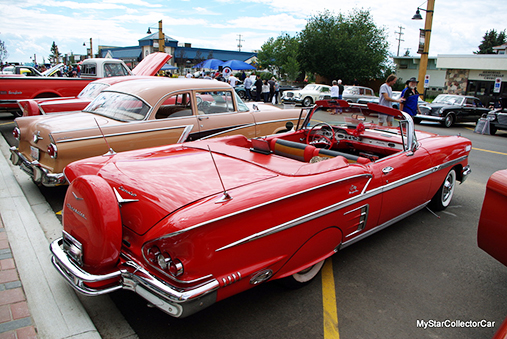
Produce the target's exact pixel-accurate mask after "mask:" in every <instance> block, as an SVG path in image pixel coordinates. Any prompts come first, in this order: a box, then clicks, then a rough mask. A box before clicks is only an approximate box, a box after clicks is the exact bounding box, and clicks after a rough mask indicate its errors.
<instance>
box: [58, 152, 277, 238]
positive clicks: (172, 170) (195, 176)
mask: <svg viewBox="0 0 507 339" xmlns="http://www.w3.org/2000/svg"><path fill="white" fill-rule="evenodd" d="M151 150H153V151H152V152H147V150H143V151H140V152H139V153H138V152H135V151H134V152H128V153H127V154H126V155H124V154H122V153H119V154H117V155H116V156H114V157H113V158H112V159H111V160H110V161H109V162H107V163H106V164H105V165H103V163H102V165H103V166H102V167H101V168H100V171H99V172H98V174H99V175H100V176H102V177H103V178H104V179H106V180H107V181H108V182H109V183H110V184H111V186H112V187H113V188H114V189H115V190H116V191H117V192H118V194H119V195H120V196H121V197H122V198H123V199H135V200H138V201H136V202H130V203H126V204H123V205H122V208H121V212H122V216H123V217H122V219H123V223H124V225H125V226H126V227H128V228H130V229H131V230H133V231H134V232H136V233H137V234H144V233H146V232H147V231H148V230H149V229H150V228H151V227H153V226H154V225H155V224H156V223H157V222H159V221H160V220H162V219H163V218H164V217H165V216H167V215H168V214H170V213H172V212H174V211H175V210H177V209H179V208H181V207H183V206H185V205H188V204H191V203H193V202H195V201H198V200H201V199H206V198H209V197H211V199H215V200H217V199H219V198H220V197H221V192H223V188H222V185H221V183H220V179H219V177H218V174H217V170H216V169H215V166H214V165H213V160H212V158H211V155H210V153H209V152H207V151H202V150H197V149H190V148H186V147H184V146H180V145H175V147H167V146H164V148H163V149H160V148H153V149H151ZM213 157H214V159H215V162H216V164H217V167H218V169H219V171H220V175H221V178H222V180H223V182H224V185H225V188H226V190H227V191H228V192H230V191H231V190H233V189H234V188H236V187H239V186H244V185H248V184H250V183H253V182H257V181H260V180H265V179H268V178H272V177H276V176H277V175H276V174H275V173H273V172H271V171H269V170H266V169H263V168H260V167H258V166H256V165H253V164H250V163H248V162H244V161H241V160H238V159H234V158H231V157H228V156H225V155H220V154H217V153H214V154H213ZM98 158H99V157H96V158H91V159H89V160H86V159H85V160H81V161H78V162H75V163H72V164H70V165H69V166H67V168H66V169H65V173H66V175H68V177H69V178H70V177H71V178H73V177H75V176H76V175H82V174H83V173H78V172H82V171H89V170H91V169H93V168H94V167H95V168H96V165H98V164H96V163H95V164H94V163H93V162H94V161H96V160H98ZM87 161H88V163H87ZM99 161H100V160H99ZM77 164H79V165H78V168H75V166H76V165H77ZM99 166H101V165H99ZM218 207H219V206H218V205H217V208H218Z"/></svg>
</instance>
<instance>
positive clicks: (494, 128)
mask: <svg viewBox="0 0 507 339" xmlns="http://www.w3.org/2000/svg"><path fill="white" fill-rule="evenodd" d="M496 131H497V128H496V126H495V125H491V124H490V125H489V134H491V135H494V134H495V133H496Z"/></svg>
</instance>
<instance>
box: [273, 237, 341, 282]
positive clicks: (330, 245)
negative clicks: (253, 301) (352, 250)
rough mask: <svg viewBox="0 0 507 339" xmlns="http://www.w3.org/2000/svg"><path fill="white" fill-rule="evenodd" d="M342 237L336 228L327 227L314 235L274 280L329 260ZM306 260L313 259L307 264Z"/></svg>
mask: <svg viewBox="0 0 507 339" xmlns="http://www.w3.org/2000/svg"><path fill="white" fill-rule="evenodd" d="M342 237H343V233H342V231H341V230H340V229H339V228H338V227H329V228H326V229H324V230H322V231H320V232H319V233H317V234H315V235H314V236H313V237H311V238H310V239H308V241H307V242H305V243H304V244H303V246H301V247H300V248H299V249H298V250H297V252H296V253H294V255H293V256H292V257H291V258H290V259H289V260H288V261H287V263H285V265H284V266H283V267H282V268H281V269H280V271H279V272H278V273H277V274H276V275H275V276H274V279H281V278H285V277H288V276H290V275H293V274H295V273H297V272H299V271H301V270H304V269H305V268H308V267H310V266H312V265H315V264H316V263H318V262H320V261H322V260H324V259H327V258H329V257H330V256H332V255H333V254H335V253H336V252H335V249H336V248H337V246H338V245H339V244H341V242H342ZM308 258H314V259H313V260H312V261H311V262H309V261H308Z"/></svg>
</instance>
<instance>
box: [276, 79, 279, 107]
mask: <svg viewBox="0 0 507 339" xmlns="http://www.w3.org/2000/svg"><path fill="white" fill-rule="evenodd" d="M279 94H280V84H279V83H278V81H277V80H275V105H278V95H279Z"/></svg>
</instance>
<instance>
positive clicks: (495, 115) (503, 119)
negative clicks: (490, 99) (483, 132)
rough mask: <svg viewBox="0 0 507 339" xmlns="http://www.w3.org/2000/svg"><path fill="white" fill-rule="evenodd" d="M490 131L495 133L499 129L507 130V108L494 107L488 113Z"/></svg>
mask: <svg viewBox="0 0 507 339" xmlns="http://www.w3.org/2000/svg"><path fill="white" fill-rule="evenodd" d="M486 117H487V119H488V120H489V133H490V134H495V133H496V132H497V131H498V130H499V129H500V130H507V108H501V109H494V110H492V111H490V112H488V114H487V116H486Z"/></svg>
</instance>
